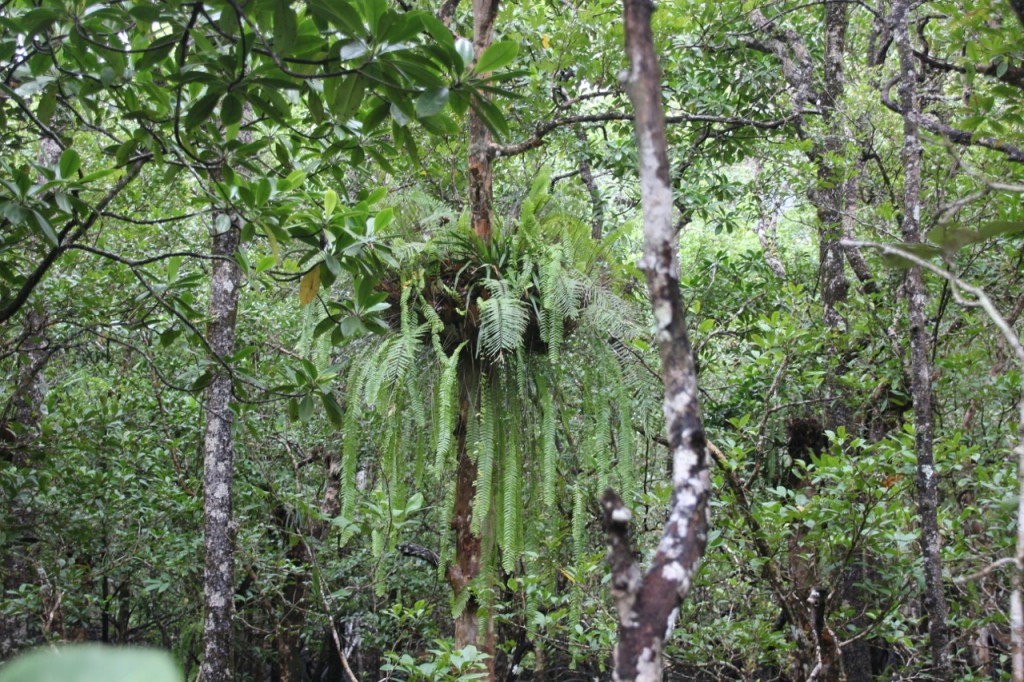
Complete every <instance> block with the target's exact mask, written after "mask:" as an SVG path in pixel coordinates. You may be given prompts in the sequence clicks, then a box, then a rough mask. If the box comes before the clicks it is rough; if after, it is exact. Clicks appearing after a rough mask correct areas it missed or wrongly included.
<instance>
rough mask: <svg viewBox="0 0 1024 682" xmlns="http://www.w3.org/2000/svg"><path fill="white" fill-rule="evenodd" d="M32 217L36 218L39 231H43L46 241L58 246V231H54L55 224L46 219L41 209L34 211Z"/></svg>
mask: <svg viewBox="0 0 1024 682" xmlns="http://www.w3.org/2000/svg"><path fill="white" fill-rule="evenodd" d="M32 218H34V219H35V223H36V225H37V226H38V227H39V231H40V232H42V233H43V237H45V238H46V241H47V242H49V243H50V246H57V245H58V243H59V240H58V238H57V233H56V232H54V230H53V226H52V225H50V221H49V220H47V219H46V216H44V215H43V214H42V213H40V212H39V211H32Z"/></svg>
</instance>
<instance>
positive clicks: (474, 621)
mask: <svg viewBox="0 0 1024 682" xmlns="http://www.w3.org/2000/svg"><path fill="white" fill-rule="evenodd" d="M498 5H499V0H473V47H474V51H475V54H476V58H478V59H479V57H480V55H481V54H483V52H484V51H485V50H486V49H487V48H488V47H489V46H490V44H491V41H492V39H493V37H494V20H495V18H496V17H497V15H498ZM490 147H491V133H490V131H489V130H488V129H487V126H486V125H485V124H484V121H483V118H481V117H480V116H479V115H478V114H477V113H476V111H475V105H474V106H471V107H470V111H469V159H468V162H469V163H468V167H469V207H470V208H469V210H470V216H471V224H472V226H473V232H474V233H475V234H476V236H477V237H479V238H480V240H481V241H483V242H484V243H485V244H490V242H491V237H492V235H493V228H492V215H491V205H492V200H493V195H494V186H493V171H492V160H493V152H492V150H491V148H490ZM479 384H480V371H479V368H478V367H477V366H476V364H475V361H474V358H473V357H472V353H471V352H467V353H466V354H465V355H463V356H462V357H461V358H460V359H459V417H458V423H457V424H456V446H457V450H458V454H457V457H458V464H457V470H456V474H455V476H456V481H455V505H454V507H455V508H454V513H453V514H452V520H451V525H452V530H453V532H454V535H455V563H454V564H453V565H451V566H449V567H448V571H447V579H448V584H449V586H450V587H451V588H452V592H453V593H454V594H455V598H456V600H458V599H459V597H460V595H461V594H462V592H463V591H464V590H467V589H470V587H469V585H470V583H471V582H472V581H473V579H474V578H476V576H477V575H479V573H480V562H481V559H482V551H483V545H482V543H481V541H480V538H479V537H476V536H475V535H473V531H472V524H473V499H474V497H475V494H476V479H477V466H476V462H475V461H473V458H472V457H471V456H470V454H469V451H468V448H467V443H466V432H467V427H468V425H469V420H470V419H472V418H473V416H474V415H473V411H472V410H471V409H470V407H471V405H473V404H475V401H476V395H477V391H478V390H479ZM479 607H480V605H479V603H477V601H476V599H475V598H474V597H473V596H470V597H469V599H468V600H467V601H466V604H465V607H464V608H463V609H462V611H461V612H460V613H459V615H458V616H457V617H456V618H455V646H456V647H457V648H464V647H467V646H469V645H471V644H472V645H474V646H476V647H477V649H478V650H479V651H481V652H483V653H485V654H487V655H488V656H489V658H488V659H487V664H486V670H485V671H484V672H485V677H484V679H485V680H494V678H495V672H494V671H495V653H496V648H495V638H494V621H493V618H492V617H491V615H490V614H488V615H487V622H486V623H484V625H483V628H482V632H481V626H480V616H479V610H480V608H479Z"/></svg>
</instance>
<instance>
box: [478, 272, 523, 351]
mask: <svg viewBox="0 0 1024 682" xmlns="http://www.w3.org/2000/svg"><path fill="white" fill-rule="evenodd" d="M484 286H485V287H486V288H487V291H488V293H489V294H490V298H488V299H486V300H485V299H483V298H479V299H477V304H478V305H479V306H480V332H479V344H480V350H481V351H482V352H483V353H484V354H486V355H489V356H492V357H500V356H502V355H503V354H504V353H507V352H511V351H515V350H516V349H517V348H519V347H520V346H521V345H522V343H523V335H524V334H525V333H526V327H527V325H528V324H529V322H530V318H529V314H528V308H527V307H526V304H525V303H524V302H523V300H522V299H521V298H519V296H517V295H516V294H514V293H513V292H512V291H510V289H509V286H508V283H507V282H506V281H505V280H500V279H486V280H484Z"/></svg>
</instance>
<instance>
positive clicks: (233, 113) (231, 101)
mask: <svg viewBox="0 0 1024 682" xmlns="http://www.w3.org/2000/svg"><path fill="white" fill-rule="evenodd" d="M220 120H221V121H222V122H223V123H224V125H226V126H230V125H234V124H236V123H238V122H239V121H241V120H242V100H241V98H239V96H238V95H236V94H235V93H233V92H229V93H228V94H227V95H225V96H224V101H223V102H222V103H221V105H220Z"/></svg>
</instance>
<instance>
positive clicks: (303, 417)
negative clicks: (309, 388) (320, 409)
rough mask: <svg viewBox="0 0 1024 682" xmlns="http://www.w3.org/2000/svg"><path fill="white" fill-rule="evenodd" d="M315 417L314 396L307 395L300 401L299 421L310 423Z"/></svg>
mask: <svg viewBox="0 0 1024 682" xmlns="http://www.w3.org/2000/svg"><path fill="white" fill-rule="evenodd" d="M312 416H313V396H311V395H310V394H308V393H307V394H306V395H304V396H302V400H300V401H299V421H300V422H308V421H309V419H310V417H312Z"/></svg>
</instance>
